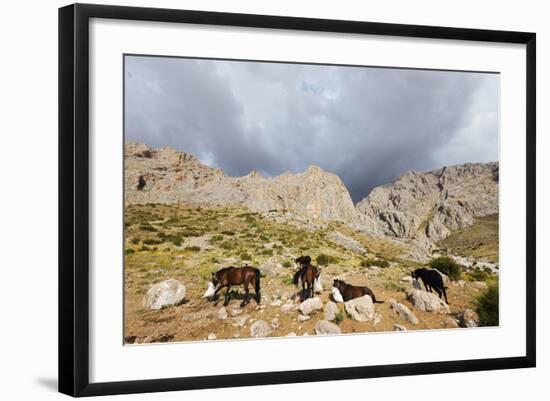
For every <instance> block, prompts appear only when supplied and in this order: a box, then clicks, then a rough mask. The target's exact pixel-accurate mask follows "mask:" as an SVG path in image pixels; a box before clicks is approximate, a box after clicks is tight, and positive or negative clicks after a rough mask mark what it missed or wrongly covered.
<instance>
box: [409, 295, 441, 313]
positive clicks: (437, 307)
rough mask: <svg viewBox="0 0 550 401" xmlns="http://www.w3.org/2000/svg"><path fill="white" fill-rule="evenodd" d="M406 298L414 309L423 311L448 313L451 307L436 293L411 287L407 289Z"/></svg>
mask: <svg viewBox="0 0 550 401" xmlns="http://www.w3.org/2000/svg"><path fill="white" fill-rule="evenodd" d="M407 300H408V301H409V302H410V303H412V304H413V306H414V307H415V308H416V309H419V310H421V311H425V312H434V313H450V312H451V309H450V308H449V305H447V304H446V303H445V302H444V301H443V300H442V299H440V298H439V297H438V296H437V295H436V294H433V293H430V292H426V291H422V290H416V289H411V290H409V291H407Z"/></svg>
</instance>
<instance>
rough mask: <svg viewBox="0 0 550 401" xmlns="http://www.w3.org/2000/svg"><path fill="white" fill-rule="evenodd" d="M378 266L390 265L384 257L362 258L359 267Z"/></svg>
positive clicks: (385, 266)
mask: <svg viewBox="0 0 550 401" xmlns="http://www.w3.org/2000/svg"><path fill="white" fill-rule="evenodd" d="M371 266H379V267H382V268H384V269H385V268H387V267H390V262H388V261H387V260H384V259H374V258H373V259H364V260H362V261H361V267H371Z"/></svg>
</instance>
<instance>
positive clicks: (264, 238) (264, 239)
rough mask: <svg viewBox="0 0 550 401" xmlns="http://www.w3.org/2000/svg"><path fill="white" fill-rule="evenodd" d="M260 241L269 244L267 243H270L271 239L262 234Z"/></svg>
mask: <svg viewBox="0 0 550 401" xmlns="http://www.w3.org/2000/svg"><path fill="white" fill-rule="evenodd" d="M260 240H262V241H264V242H267V241H269V238H268V237H267V236H265V235H263V234H262V235H260Z"/></svg>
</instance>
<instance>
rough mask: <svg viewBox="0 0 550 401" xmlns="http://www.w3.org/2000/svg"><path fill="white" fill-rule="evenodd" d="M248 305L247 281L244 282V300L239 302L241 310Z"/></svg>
mask: <svg viewBox="0 0 550 401" xmlns="http://www.w3.org/2000/svg"><path fill="white" fill-rule="evenodd" d="M247 303H248V280H245V281H244V298H243V301H242V302H241V308H242V307H243V306H245V305H246V304H247Z"/></svg>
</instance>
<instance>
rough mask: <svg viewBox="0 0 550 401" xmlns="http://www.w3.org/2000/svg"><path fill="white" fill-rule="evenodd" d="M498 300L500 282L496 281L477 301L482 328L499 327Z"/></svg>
mask: <svg viewBox="0 0 550 401" xmlns="http://www.w3.org/2000/svg"><path fill="white" fill-rule="evenodd" d="M498 300H499V294H498V282H496V281H495V282H492V283H490V284H489V286H488V287H487V289H486V290H485V292H484V293H483V294H481V295H480V296H479V297H478V298H477V299H476V303H477V307H476V312H477V315H478V317H479V324H480V326H498V323H499V321H498Z"/></svg>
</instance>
